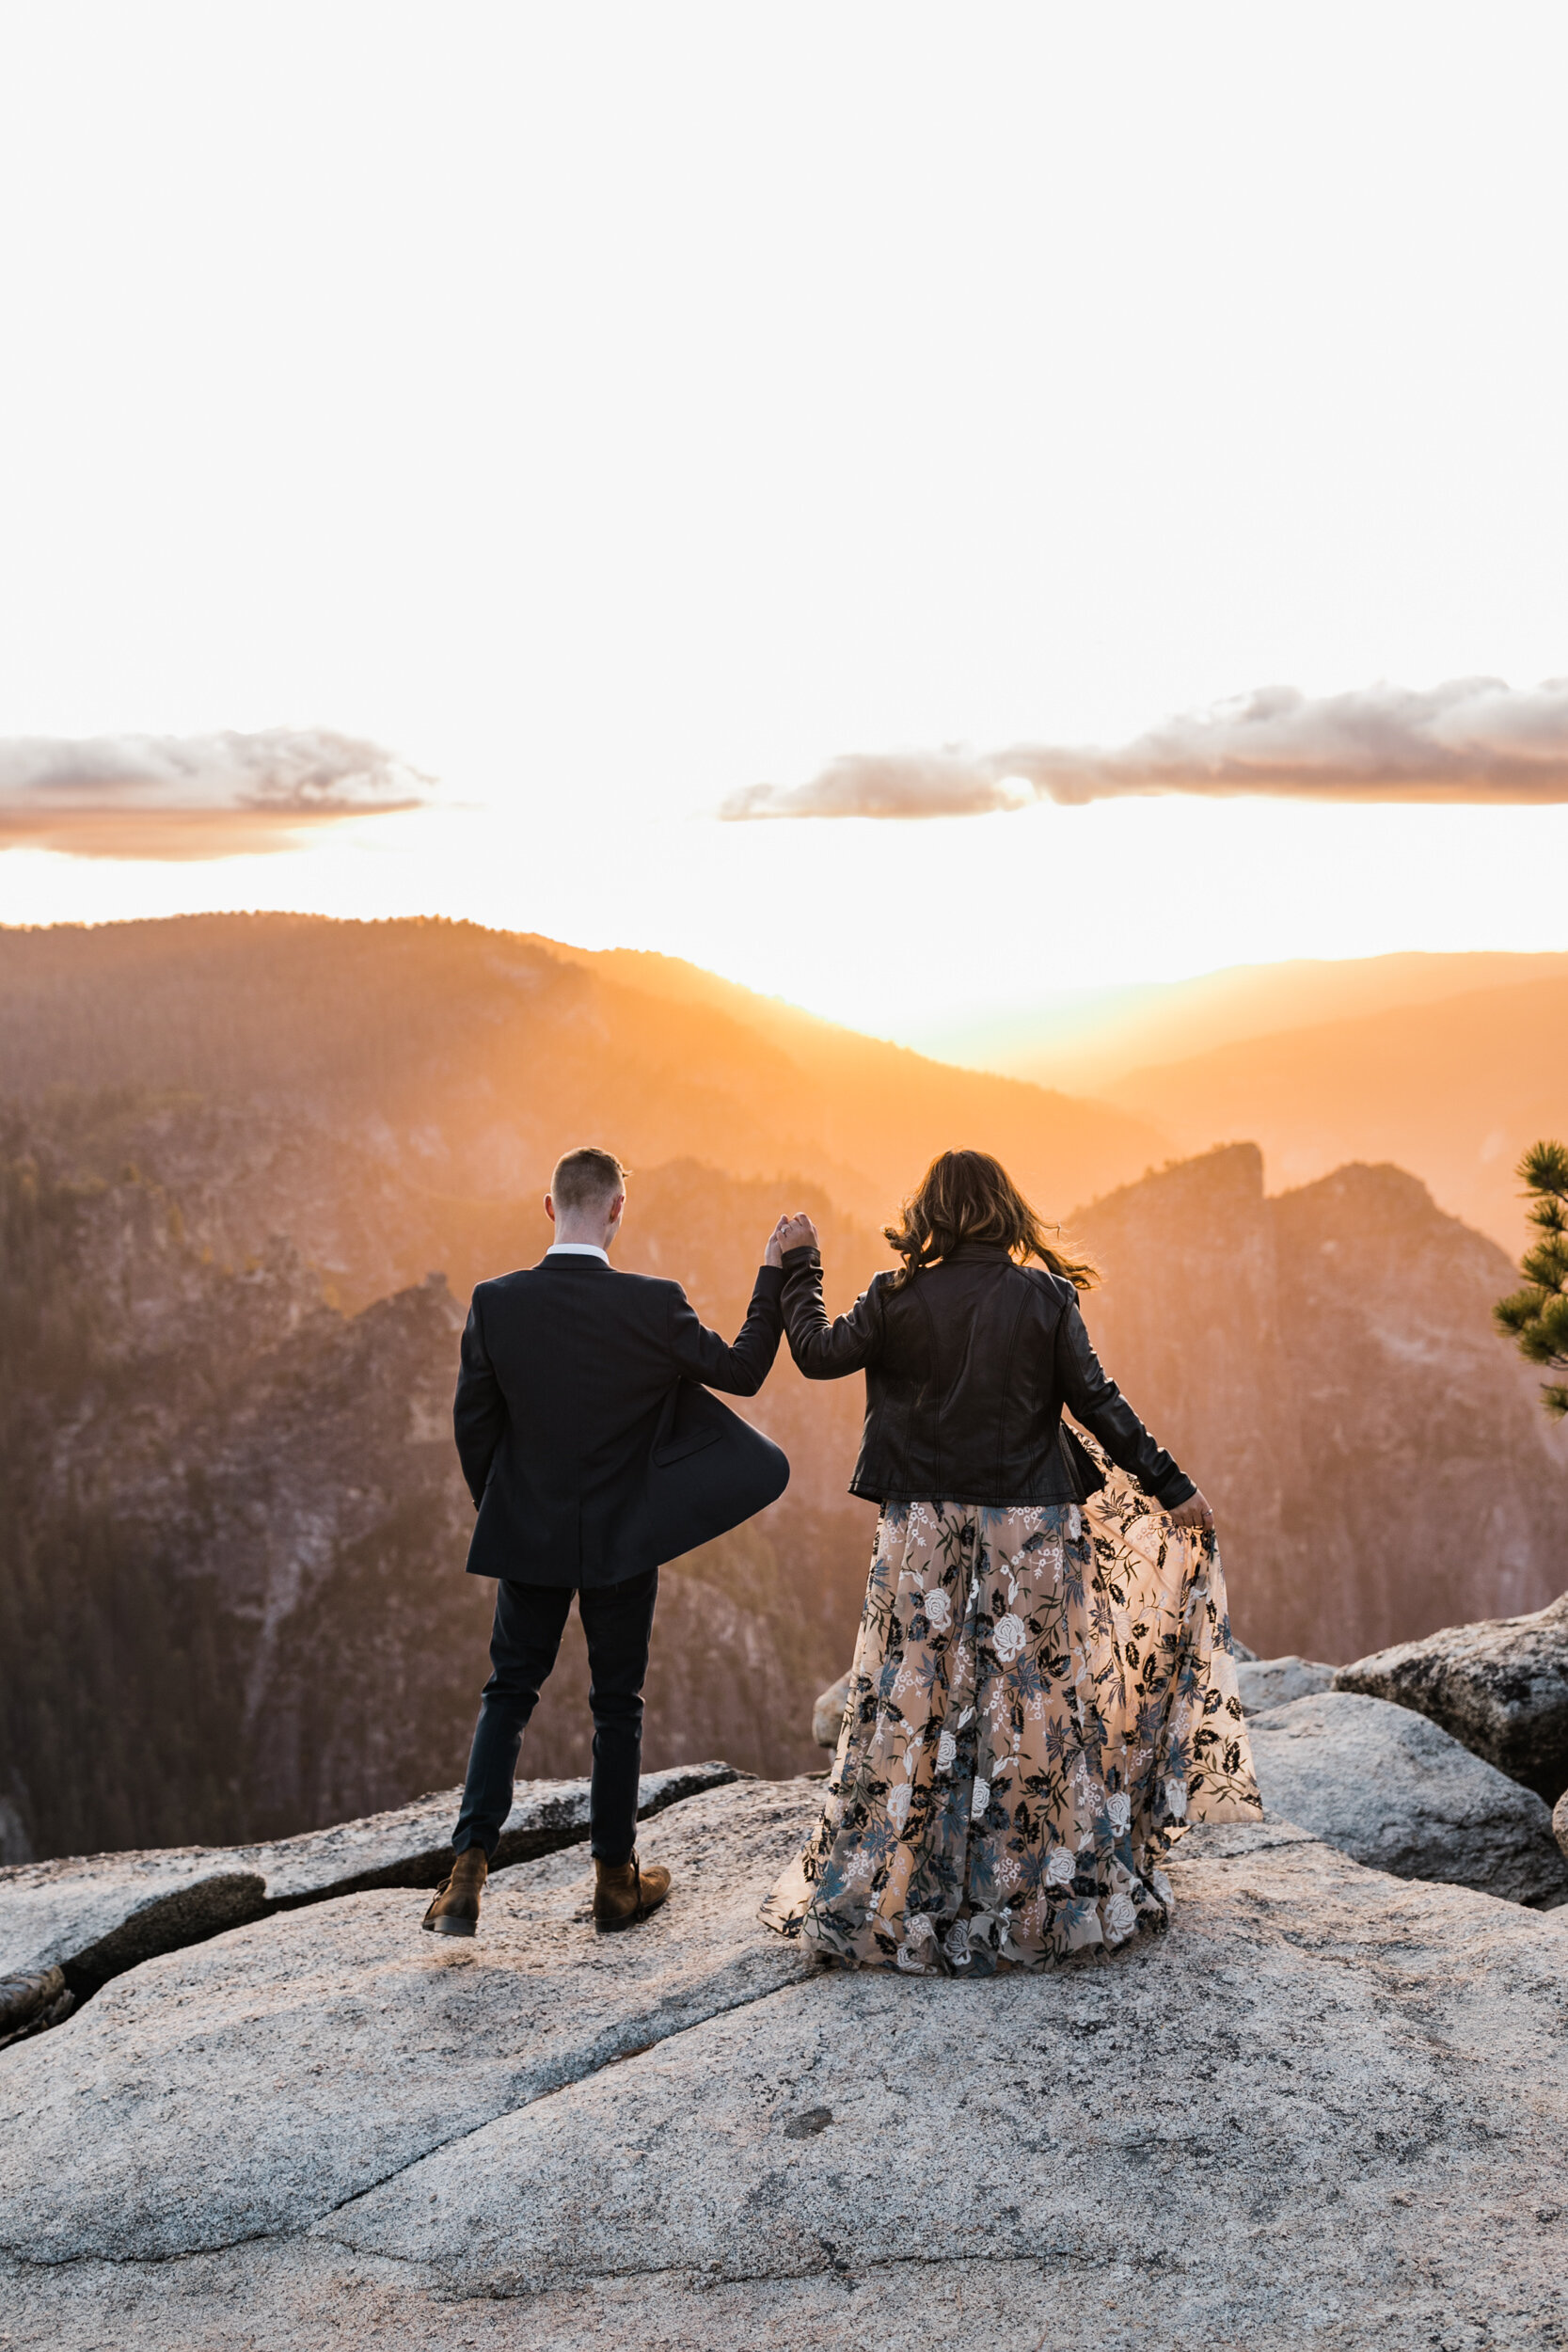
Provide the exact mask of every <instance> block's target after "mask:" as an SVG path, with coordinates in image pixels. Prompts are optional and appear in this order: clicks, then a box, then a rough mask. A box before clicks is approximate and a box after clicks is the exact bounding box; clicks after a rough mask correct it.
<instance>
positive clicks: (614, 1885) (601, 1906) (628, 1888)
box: [594, 1854, 670, 1934]
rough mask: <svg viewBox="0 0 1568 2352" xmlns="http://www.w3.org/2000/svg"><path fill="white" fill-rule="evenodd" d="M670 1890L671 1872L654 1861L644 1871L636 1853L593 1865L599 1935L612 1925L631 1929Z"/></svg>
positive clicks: (607, 1930)
mask: <svg viewBox="0 0 1568 2352" xmlns="http://www.w3.org/2000/svg"><path fill="white" fill-rule="evenodd" d="M669 1892H670V1873H669V1871H668V1870H664V1869H661V1868H660V1867H659V1866H658V1865H657V1863H654V1864H651V1865H650V1867H648V1868H647V1869H646V1870H644V1869H643V1867H642V1866H641V1863H640V1862H639V1861H638V1859H637V1856H636V1855H635V1854H633V1855H632V1858H631V1860H630V1861H629V1862H622V1863H619V1864H615V1863H610V1862H600V1861H598V1860H597V1859H596V1858H595V1860H594V1927H595V1928H597V1929H598V1931H599V1932H600V1933H601V1934H608V1933H609V1932H610V1931H611V1930H612V1929H615V1928H634V1927H635V1926H636V1925H637V1922H638V1921H639V1919H645V1918H646V1917H647V1915H648V1914H649V1912H650V1911H657V1909H658V1907H659V1904H660V1903H661V1902H662V1901H663V1900H664V1898H665V1896H666V1895H668V1893H669Z"/></svg>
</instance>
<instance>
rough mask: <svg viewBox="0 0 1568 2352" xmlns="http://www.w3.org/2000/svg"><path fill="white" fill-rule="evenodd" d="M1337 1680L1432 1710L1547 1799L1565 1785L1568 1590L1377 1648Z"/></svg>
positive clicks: (1344, 1686) (1340, 1685)
mask: <svg viewBox="0 0 1568 2352" xmlns="http://www.w3.org/2000/svg"><path fill="white" fill-rule="evenodd" d="M1334 1687H1335V1689H1336V1690H1338V1691H1358V1692H1362V1693H1364V1694H1365V1695H1366V1696H1367V1697H1369V1698H1374V1699H1389V1700H1392V1702H1393V1703H1394V1705H1395V1706H1396V1707H1408V1708H1414V1709H1415V1711H1416V1712H1417V1713H1418V1714H1421V1715H1427V1716H1430V1717H1431V1719H1432V1721H1433V1723H1434V1724H1442V1726H1443V1729H1444V1730H1445V1731H1449V1732H1451V1733H1452V1734H1453V1736H1454V1738H1455V1739H1456V1740H1463V1741H1464V1743H1465V1746H1466V1747H1467V1748H1473V1749H1474V1751H1475V1753H1476V1755H1477V1756H1484V1757H1485V1758H1486V1760H1487V1762H1488V1763H1489V1764H1495V1765H1496V1766H1497V1770H1498V1771H1499V1772H1507V1773H1508V1775H1509V1777H1510V1778H1511V1779H1513V1780H1517V1781H1522V1782H1523V1784H1524V1786H1525V1787H1526V1788H1533V1789H1534V1790H1535V1792H1536V1794H1537V1795H1538V1796H1541V1797H1544V1799H1545V1800H1546V1803H1547V1804H1555V1803H1556V1802H1557V1800H1558V1798H1559V1797H1560V1796H1561V1795H1562V1793H1563V1791H1564V1789H1568V1593H1564V1594H1563V1595H1562V1596H1561V1597H1560V1599H1558V1600H1554V1601H1553V1602H1551V1603H1550V1605H1549V1606H1548V1607H1547V1608H1545V1609H1538V1610H1536V1611H1534V1612H1533V1613H1532V1614H1531V1615H1529V1616H1527V1617H1490V1618H1482V1619H1481V1620H1480V1621H1479V1622H1478V1623H1477V1624H1475V1625H1457V1626H1449V1627H1447V1628H1445V1629H1444V1630H1443V1631H1442V1632H1440V1633H1430V1634H1428V1635H1427V1637H1426V1639H1425V1640H1424V1641H1421V1642H1399V1643H1396V1644H1395V1645H1394V1646H1393V1648H1391V1649H1381V1650H1375V1651H1374V1652H1373V1653H1372V1655H1371V1656H1370V1658H1358V1659H1357V1660H1356V1661H1355V1662H1354V1664H1353V1665H1349V1666H1341V1667H1340V1668H1339V1669H1338V1673H1337V1674H1336V1676H1335V1677H1334Z"/></svg>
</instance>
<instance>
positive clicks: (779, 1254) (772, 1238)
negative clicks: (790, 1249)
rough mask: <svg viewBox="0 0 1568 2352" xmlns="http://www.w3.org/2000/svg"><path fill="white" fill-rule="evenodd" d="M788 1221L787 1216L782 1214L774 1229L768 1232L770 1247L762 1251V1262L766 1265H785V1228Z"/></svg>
mask: <svg viewBox="0 0 1568 2352" xmlns="http://www.w3.org/2000/svg"><path fill="white" fill-rule="evenodd" d="M788 1223H789V1219H788V1217H787V1216H781V1217H780V1219H779V1221H778V1223H777V1225H775V1226H774V1228H773V1231H772V1232H770V1233H769V1234H768V1247H767V1248H766V1249H765V1250H764V1251H763V1253H762V1263H763V1264H764V1265H783V1263H784V1238H783V1236H784V1227H785V1226H786V1225H787V1224H788Z"/></svg>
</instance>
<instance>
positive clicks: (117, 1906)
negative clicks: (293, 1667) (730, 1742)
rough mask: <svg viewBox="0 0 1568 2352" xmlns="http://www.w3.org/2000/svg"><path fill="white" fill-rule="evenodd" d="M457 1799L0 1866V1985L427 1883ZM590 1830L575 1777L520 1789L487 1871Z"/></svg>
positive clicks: (584, 1787)
mask: <svg viewBox="0 0 1568 2352" xmlns="http://www.w3.org/2000/svg"><path fill="white" fill-rule="evenodd" d="M736 1776H737V1775H736V1772H735V1770H734V1767H733V1766H731V1765H728V1764H721V1763H709V1764H689V1765H681V1766H678V1767H676V1768H675V1769H673V1771H669V1772H648V1773H645V1774H644V1775H643V1778H642V1782H641V1789H640V1791H639V1804H638V1812H639V1816H640V1817H645V1816H648V1815H652V1814H655V1813H658V1812H662V1810H663V1809H664V1807H665V1806H666V1805H669V1804H676V1803H678V1802H679V1801H680V1800H681V1799H682V1798H684V1797H688V1796H690V1795H692V1794H693V1793H694V1792H696V1791H697V1790H699V1789H703V1788H716V1787H719V1786H721V1785H722V1784H724V1783H726V1782H729V1781H731V1780H734V1779H735V1778H736ZM460 1795H461V1791H460V1790H458V1789H455V1788H444V1789H440V1790H437V1791H436V1792H434V1793H433V1794H432V1795H430V1796H425V1797H420V1798H418V1799H416V1800H415V1802H414V1803H413V1804H406V1805H401V1806H399V1807H398V1808H397V1809H396V1810H395V1811H392V1812H389V1813H375V1814H372V1815H370V1816H369V1817H368V1818H367V1819H366V1820H359V1821H348V1822H344V1823H341V1824H340V1825H338V1826H336V1827H334V1828H331V1829H324V1830H311V1831H308V1832H307V1833H306V1834H305V1835H304V1836H298V1837H286V1838H281V1839H279V1840H277V1842H276V1843H274V1844H272V1845H265V1846H183V1847H170V1848H165V1849H162V1850H159V1851H150V1852H140V1853H108V1854H87V1855H85V1856H80V1857H74V1858H72V1859H70V1860H65V1861H59V1862H29V1863H21V1864H17V1865H13V1866H12V1867H10V1868H8V1869H4V1870H0V1977H5V1978H10V1977H18V1978H25V1977H33V1976H37V1975H40V1973H41V1972H42V1971H44V1970H46V1969H49V1968H53V1967H60V1968H63V1969H64V1970H65V1974H66V1979H67V1981H68V1983H69V1984H70V1986H71V1991H72V1993H73V1994H75V1995H76V1996H77V1997H81V1996H82V1995H83V1994H90V1993H94V1992H96V1991H97V1990H98V1988H99V1987H100V1986H101V1985H103V1984H104V1983H106V1982H107V1981H108V1980H109V1979H110V1978H112V1977H116V1976H119V1975H120V1974H122V1973H123V1971H124V1970H126V1969H127V1968H134V1967H135V1966H137V1965H138V1964H139V1963H141V1962H143V1961H145V1960H150V1959H151V1958H153V1957H154V1956H155V1955H157V1954H158V1953H161V1952H168V1951H177V1950H180V1949H182V1948H183V1947H185V1946H186V1945H190V1944H197V1943H200V1942H202V1941H204V1940H205V1939H206V1938H207V1937H209V1936H212V1935H217V1934H221V1933H222V1932H223V1931H224V1930H226V1929H229V1928H233V1927H239V1926H242V1925H243V1924H244V1923H245V1921H246V1920H249V1919H259V1918H262V1917H264V1916H265V1915H267V1914H268V1913H269V1912H272V1911H277V1910H286V1909H291V1908H293V1907H294V1906H295V1905H298V1904H302V1903H314V1902H321V1901H324V1900H325V1899H328V1898H330V1897H333V1896H336V1895H343V1894H348V1893H352V1892H356V1891H358V1890H360V1889H363V1888H367V1887H372V1886H435V1885H436V1884H438V1883H439V1882H440V1880H441V1879H442V1877H443V1876H444V1875H445V1873H446V1871H447V1870H448V1869H449V1868H450V1867H451V1846H450V1844H449V1842H448V1841H449V1838H450V1836H451V1825H452V1822H453V1821H454V1820H455V1819H456V1816H457V1805H458V1799H459V1797H460ZM587 1835H588V1783H587V1781H585V1780H535V1781H519V1782H518V1783H517V1788H516V1794H515V1799H514V1802H513V1806H512V1810H511V1812H510V1813H509V1814H508V1816H507V1819H506V1824H505V1827H504V1828H503V1830H502V1833H501V1842H500V1845H499V1848H498V1851H497V1865H498V1867H505V1866H506V1865H507V1864H508V1863H512V1862H520V1861H525V1860H528V1859H529V1858H531V1856H533V1855H536V1854H541V1853H548V1852H552V1851H555V1850H556V1849H557V1848H558V1847H562V1846H566V1845H571V1844H575V1843H577V1842H579V1841H580V1840H581V1839H582V1838H584V1837H586V1836H587Z"/></svg>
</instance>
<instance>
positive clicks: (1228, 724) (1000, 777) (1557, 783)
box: [721, 678, 1568, 818]
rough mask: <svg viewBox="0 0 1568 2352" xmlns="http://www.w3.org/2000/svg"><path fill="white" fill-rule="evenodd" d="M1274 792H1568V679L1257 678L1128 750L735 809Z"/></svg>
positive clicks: (815, 811) (1049, 756) (846, 779)
mask: <svg viewBox="0 0 1568 2352" xmlns="http://www.w3.org/2000/svg"><path fill="white" fill-rule="evenodd" d="M1148 792H1191V793H1202V794H1208V795H1238V794H1243V793H1264V794H1272V795H1284V796H1288V797H1293V798H1304V799H1309V800H1323V801H1470V802H1479V803H1487V802H1513V803H1520V802H1526V803H1528V802H1550V801H1568V679H1564V678H1554V679H1550V680H1548V682H1547V683H1546V684H1545V685H1544V686H1538V687H1536V688H1534V689H1532V690H1530V691H1518V690H1515V689H1514V688H1513V687H1510V686H1506V685H1504V684H1503V682H1502V681H1501V679H1498V678H1456V679H1453V680H1451V681H1450V682H1449V683H1448V684H1447V685H1444V686H1434V687H1433V688H1431V689H1430V690H1429V691H1426V692H1421V693H1417V692H1412V691H1408V690H1406V689H1404V688H1402V687H1396V686H1370V687H1367V688H1366V689H1364V690H1363V691H1359V692H1356V693H1350V694H1328V695H1319V696H1315V697H1314V696H1310V695H1307V694H1303V693H1301V692H1300V691H1298V690H1297V689H1296V688H1295V687H1293V686H1270V687H1263V688H1260V689H1259V691H1257V692H1256V693H1253V694H1244V695H1240V696H1238V697H1237V698H1236V699H1235V700H1234V701H1231V702H1224V703H1218V704H1216V705H1215V706H1214V707H1213V708H1212V709H1210V710H1205V711H1199V712H1196V713H1193V714H1191V715H1189V716H1186V717H1182V718H1176V719H1170V720H1167V721H1166V722H1165V723H1164V725H1163V726H1159V727H1155V728H1153V729H1151V730H1150V732H1149V733H1148V734H1147V735H1143V736H1140V737H1139V738H1138V739H1137V740H1136V741H1135V742H1132V743H1129V744H1127V745H1125V746H1124V747H1123V748H1122V749H1120V750H1118V751H1099V750H1085V749H1075V748H1073V747H1071V746H1068V745H1061V744H1050V743H1015V744H1012V745H1010V746H1009V747H1008V748H1006V750H1003V751H995V752H963V751H958V750H953V749H949V750H944V751H941V752H915V753H910V754H900V753H877V754H849V755H846V756H845V757H843V758H840V759H835V760H833V761H832V763H831V765H830V766H828V767H827V768H825V769H823V771H821V773H820V774H819V775H816V776H814V777H812V778H811V780H810V781H809V782H808V783H806V784H801V785H795V786H787V787H781V786H776V785H753V786H752V787H750V788H749V789H747V790H745V791H743V792H737V793H736V794H735V795H734V796H733V797H732V798H731V799H730V800H728V801H727V802H726V803H724V806H723V808H722V810H721V815H722V816H724V817H726V818H762V817H773V818H778V817H965V816H982V815H985V814H987V813H988V812H990V811H991V810H994V809H999V808H1018V807H1022V806H1023V805H1025V804H1026V803H1029V802H1030V801H1033V800H1046V799H1049V800H1053V801H1059V802H1065V803H1073V802H1084V801H1100V800H1109V799H1113V798H1116V797H1117V796H1119V795H1122V794H1127V793H1148Z"/></svg>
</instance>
